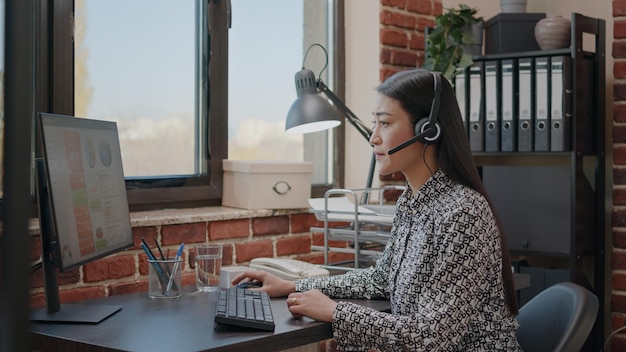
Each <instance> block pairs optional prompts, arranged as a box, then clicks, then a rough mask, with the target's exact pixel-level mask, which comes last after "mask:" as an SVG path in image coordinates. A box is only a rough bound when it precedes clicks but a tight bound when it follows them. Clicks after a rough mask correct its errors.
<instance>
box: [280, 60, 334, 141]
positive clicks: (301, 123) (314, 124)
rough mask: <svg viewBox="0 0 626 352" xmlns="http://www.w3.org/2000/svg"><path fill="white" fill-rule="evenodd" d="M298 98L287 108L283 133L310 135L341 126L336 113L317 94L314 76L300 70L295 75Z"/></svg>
mask: <svg viewBox="0 0 626 352" xmlns="http://www.w3.org/2000/svg"><path fill="white" fill-rule="evenodd" d="M295 80H296V92H297V95H298V98H297V99H296V101H295V102H294V103H293V104H292V105H291V108H289V112H288V113H287V122H286V124H285V131H286V132H287V133H310V132H317V131H322V130H327V129H330V128H334V127H337V126H339V125H340V124H341V120H340V119H339V116H337V111H336V110H335V109H334V108H333V107H332V106H331V105H330V103H328V101H327V100H326V99H324V98H323V97H321V96H320V95H319V94H318V93H317V83H316V81H315V75H314V74H313V72H312V71H311V70H307V69H302V70H300V71H299V72H298V73H296V77H295Z"/></svg>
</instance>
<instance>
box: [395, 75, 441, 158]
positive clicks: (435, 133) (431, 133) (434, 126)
mask: <svg viewBox="0 0 626 352" xmlns="http://www.w3.org/2000/svg"><path fill="white" fill-rule="evenodd" d="M431 73H432V75H433V82H434V86H435V87H434V91H435V94H434V95H433V102H432V104H431V106H430V115H429V116H428V117H427V118H423V119H420V120H419V121H418V122H417V123H416V124H415V137H413V138H411V139H409V140H408V141H406V142H404V143H402V144H400V145H399V146H397V147H394V148H391V149H390V150H389V151H388V152H387V155H391V154H393V153H395V152H398V151H400V150H402V149H404V148H406V147H408V146H409V145H411V144H413V143H415V142H422V143H423V144H433V143H437V141H439V139H440V138H441V126H440V125H439V123H438V122H437V116H438V115H439V104H440V103H441V85H442V83H441V74H440V73H439V72H431Z"/></svg>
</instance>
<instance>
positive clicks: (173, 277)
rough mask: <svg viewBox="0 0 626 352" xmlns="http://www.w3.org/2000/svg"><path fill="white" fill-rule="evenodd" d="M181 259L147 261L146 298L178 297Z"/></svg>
mask: <svg viewBox="0 0 626 352" xmlns="http://www.w3.org/2000/svg"><path fill="white" fill-rule="evenodd" d="M182 261H183V260H182V259H168V260H150V259H148V267H149V271H148V297H150V298H178V297H180V272H181V271H182V268H181V266H182Z"/></svg>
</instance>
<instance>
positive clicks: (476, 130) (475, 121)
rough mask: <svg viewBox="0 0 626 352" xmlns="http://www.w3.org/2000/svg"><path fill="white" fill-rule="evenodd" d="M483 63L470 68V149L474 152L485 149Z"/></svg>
mask: <svg viewBox="0 0 626 352" xmlns="http://www.w3.org/2000/svg"><path fill="white" fill-rule="evenodd" d="M481 71H482V70H481V65H475V66H472V67H470V69H469V80H470V85H469V96H470V101H469V112H470V115H469V140H470V149H471V150H472V151H473V152H482V151H483V150H484V132H485V130H484V126H483V125H484V116H483V111H482V108H481V104H482V102H483V101H482V91H481V90H482V89H481V86H482V84H481Z"/></svg>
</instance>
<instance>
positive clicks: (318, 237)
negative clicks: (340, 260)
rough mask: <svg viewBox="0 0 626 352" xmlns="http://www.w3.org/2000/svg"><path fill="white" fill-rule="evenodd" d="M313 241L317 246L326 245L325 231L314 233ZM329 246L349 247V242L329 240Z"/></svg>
mask: <svg viewBox="0 0 626 352" xmlns="http://www.w3.org/2000/svg"><path fill="white" fill-rule="evenodd" d="M311 242H312V244H313V245H315V246H323V245H324V233H322V232H316V233H313V235H312V241H311ZM328 246H329V247H340V248H345V247H348V242H344V241H334V240H329V241H328Z"/></svg>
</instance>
